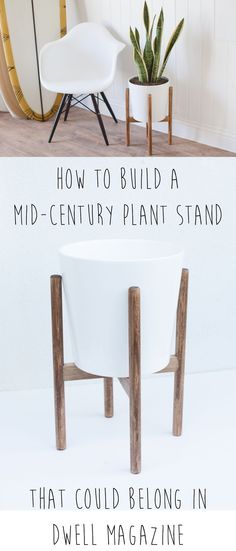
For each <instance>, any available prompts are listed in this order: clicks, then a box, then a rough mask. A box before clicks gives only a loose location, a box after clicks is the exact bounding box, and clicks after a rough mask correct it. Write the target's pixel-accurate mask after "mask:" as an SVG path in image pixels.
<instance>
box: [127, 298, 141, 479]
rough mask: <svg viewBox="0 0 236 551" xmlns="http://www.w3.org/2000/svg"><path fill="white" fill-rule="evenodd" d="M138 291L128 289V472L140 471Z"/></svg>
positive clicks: (135, 472)
mask: <svg viewBox="0 0 236 551" xmlns="http://www.w3.org/2000/svg"><path fill="white" fill-rule="evenodd" d="M140 364H141V358H140V289H139V288H138V287H131V288H130V289H129V381H130V396H129V399H130V470H131V472H132V473H133V474H138V473H140V471H141V365H140Z"/></svg>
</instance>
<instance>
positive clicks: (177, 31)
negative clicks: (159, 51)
mask: <svg viewBox="0 0 236 551" xmlns="http://www.w3.org/2000/svg"><path fill="white" fill-rule="evenodd" d="M183 26H184V19H181V21H180V22H179V23H178V25H177V27H176V29H175V30H174V32H173V34H172V35H171V37H170V40H169V42H168V44H167V48H166V52H165V56H164V59H163V63H162V66H161V69H160V72H159V75H158V78H161V77H162V75H163V73H164V70H165V68H166V64H167V61H168V59H169V57H170V54H171V51H172V48H173V47H174V45H175V43H176V41H177V40H178V38H179V35H180V33H181V31H182V29H183Z"/></svg>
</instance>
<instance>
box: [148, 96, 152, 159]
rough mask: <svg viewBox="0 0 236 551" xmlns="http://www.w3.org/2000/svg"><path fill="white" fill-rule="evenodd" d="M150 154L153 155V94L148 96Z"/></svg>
mask: <svg viewBox="0 0 236 551" xmlns="http://www.w3.org/2000/svg"><path fill="white" fill-rule="evenodd" d="M148 155H149V156H152V95H151V94H149V96H148Z"/></svg>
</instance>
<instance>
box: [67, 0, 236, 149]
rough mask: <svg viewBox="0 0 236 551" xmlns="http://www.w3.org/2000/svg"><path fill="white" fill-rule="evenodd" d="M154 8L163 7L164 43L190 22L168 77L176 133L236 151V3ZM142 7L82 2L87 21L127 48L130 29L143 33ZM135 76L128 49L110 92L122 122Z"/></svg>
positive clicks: (179, 0) (178, 1) (117, 0)
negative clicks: (182, 20)
mask: <svg viewBox="0 0 236 551" xmlns="http://www.w3.org/2000/svg"><path fill="white" fill-rule="evenodd" d="M72 1H73V0H72ZM74 2H76V3H77V0H74ZM149 5H150V7H151V8H152V9H153V13H156V12H157V11H158V10H159V9H160V7H161V5H163V7H164V12H165V20H166V23H165V30H166V34H165V38H168V36H169V35H170V33H171V31H172V30H173V28H174V26H175V24H176V23H177V22H178V21H179V19H180V18H182V17H185V30H184V32H183V34H182V37H181V38H180V40H179V43H178V44H177V45H176V49H175V52H174V51H173V53H172V57H171V60H170V62H169V65H168V71H167V73H169V76H170V77H171V79H172V82H173V84H174V94H175V109H174V118H175V124H174V132H175V133H176V134H177V135H179V136H182V137H187V138H190V139H196V140H198V141H200V142H202V143H207V144H209V145H213V146H218V147H222V148H225V149H228V150H232V151H236V102H235V93H236V76H235V75H236V72H235V66H236V33H235V20H236V4H235V0H224V1H223V0H204V2H203V1H196V0H155V1H154V0H149ZM142 7H143V0H100V1H99V2H98V1H97V0H81V1H80V11H81V17H82V18H84V19H86V18H87V19H89V20H94V21H101V22H103V23H104V24H105V25H107V26H108V27H110V28H111V30H113V31H114V32H115V33H116V34H117V35H118V36H119V37H120V38H121V39H122V40H124V41H125V42H126V43H129V25H132V26H138V27H139V28H140V20H141V13H142ZM134 72H135V69H134V68H133V62H132V54H131V49H130V48H127V50H126V52H124V53H123V54H122V55H121V59H120V62H119V71H118V76H117V79H116V82H115V84H114V86H113V87H112V89H111V92H110V98H111V99H112V101H113V104H114V107H115V108H116V109H117V112H118V113H119V116H120V117H124V89H125V87H126V85H127V79H128V78H129V77H130V76H132V75H133V73H134ZM161 128H163V125H162V126H161ZM161 128H160V129H161Z"/></svg>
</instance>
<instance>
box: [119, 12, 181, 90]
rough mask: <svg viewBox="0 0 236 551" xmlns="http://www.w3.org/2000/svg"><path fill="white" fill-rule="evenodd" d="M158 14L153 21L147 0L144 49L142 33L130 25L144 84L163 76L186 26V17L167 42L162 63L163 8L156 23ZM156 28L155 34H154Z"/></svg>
mask: <svg viewBox="0 0 236 551" xmlns="http://www.w3.org/2000/svg"><path fill="white" fill-rule="evenodd" d="M156 19H157V16H156V15H155V16H154V18H153V20H152V23H151V20H150V14H149V8H148V5H147V2H146V1H145V3H144V9H143V21H144V27H145V30H146V42H145V46H144V48H143V49H142V47H141V42H140V34H139V31H138V29H137V28H135V29H134V30H133V29H132V28H131V27H130V40H131V43H132V46H133V52H134V61H135V63H136V66H137V68H138V78H139V82H140V83H142V84H155V83H158V81H160V79H161V78H162V77H163V73H164V70H165V68H166V64H167V61H168V59H169V56H170V54H171V51H172V49H173V47H174V45H175V43H176V41H177V39H178V38H179V35H180V33H181V31H182V28H183V26H184V19H181V21H180V22H179V23H178V25H177V27H176V28H175V30H174V32H173V34H172V35H171V37H170V40H169V42H168V44H167V47H166V51H165V55H164V58H163V60H162V63H161V46H162V36H163V27H164V12H163V8H161V11H160V14H159V17H158V20H157V24H156V25H155V22H156ZM154 28H155V36H154Z"/></svg>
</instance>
